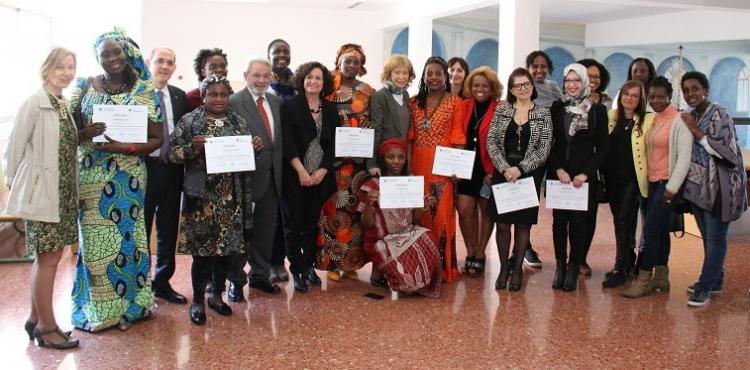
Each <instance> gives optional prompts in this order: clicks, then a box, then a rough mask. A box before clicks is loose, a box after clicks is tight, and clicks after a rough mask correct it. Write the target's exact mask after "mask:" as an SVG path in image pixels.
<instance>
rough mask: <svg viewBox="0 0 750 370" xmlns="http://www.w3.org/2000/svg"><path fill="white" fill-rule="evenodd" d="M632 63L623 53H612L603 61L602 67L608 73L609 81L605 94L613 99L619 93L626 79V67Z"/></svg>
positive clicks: (631, 59) (630, 58)
mask: <svg viewBox="0 0 750 370" xmlns="http://www.w3.org/2000/svg"><path fill="white" fill-rule="evenodd" d="M632 61H633V57H631V56H630V55H628V54H625V53H613V54H611V55H610V56H608V57H607V58H605V59H604V62H602V64H604V67H605V68H607V71H608V72H609V76H610V77H611V78H610V81H609V86H608V87H607V94H609V96H611V97H612V98H613V99H614V97H615V96H616V95H617V93H618V92H619V91H620V87H621V86H622V84H624V83H625V79H626V78H628V66H629V65H630V62H632Z"/></svg>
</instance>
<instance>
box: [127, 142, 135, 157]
mask: <svg viewBox="0 0 750 370" xmlns="http://www.w3.org/2000/svg"><path fill="white" fill-rule="evenodd" d="M128 154H131V155H132V154H135V144H130V145H129V146H128Z"/></svg>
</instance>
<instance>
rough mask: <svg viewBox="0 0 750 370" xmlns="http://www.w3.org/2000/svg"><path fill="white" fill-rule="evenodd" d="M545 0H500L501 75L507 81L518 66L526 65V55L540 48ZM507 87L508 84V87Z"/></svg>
mask: <svg viewBox="0 0 750 370" xmlns="http://www.w3.org/2000/svg"><path fill="white" fill-rule="evenodd" d="M540 2H541V0H498V3H499V5H500V17H499V18H500V22H499V29H498V35H497V40H498V53H497V62H498V66H497V67H498V68H497V72H498V77H499V78H500V81H501V82H502V83H503V85H505V83H506V82H507V81H508V76H509V75H510V73H511V72H513V70H514V69H516V68H518V67H525V66H526V63H525V62H526V56H527V55H528V54H529V53H530V52H532V51H534V50H538V49H539V17H540V14H539V12H540V5H539V4H540ZM505 89H506V91H507V89H508V87H507V86H506V87H505Z"/></svg>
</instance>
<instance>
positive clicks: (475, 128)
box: [456, 100, 528, 197]
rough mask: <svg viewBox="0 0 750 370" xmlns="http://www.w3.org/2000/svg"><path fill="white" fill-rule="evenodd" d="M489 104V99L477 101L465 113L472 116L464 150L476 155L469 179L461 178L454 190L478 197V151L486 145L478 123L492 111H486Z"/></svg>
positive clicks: (481, 169) (481, 172)
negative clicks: (481, 137) (471, 109)
mask: <svg viewBox="0 0 750 370" xmlns="http://www.w3.org/2000/svg"><path fill="white" fill-rule="evenodd" d="M489 106H490V100H487V101H485V102H483V103H479V102H477V103H476V105H475V106H474V111H473V112H468V113H467V114H471V115H472V116H471V118H469V125H468V127H466V150H471V151H474V152H475V153H476V156H474V169H473V170H472V171H471V179H470V180H463V179H462V180H460V181H459V182H458V187H457V189H456V190H457V191H458V193H459V194H463V195H468V196H472V197H478V196H479V190H481V189H482V184H483V182H484V167H482V156H481V155H480V154H479V153H481V150H482V147H483V146H485V145H487V143H481V142H480V141H481V140H479V125H481V124H482V120H484V116H485V114H493V113H494V112H487V108H489ZM527 142H528V140H527Z"/></svg>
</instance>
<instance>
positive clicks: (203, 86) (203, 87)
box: [198, 74, 234, 98]
mask: <svg viewBox="0 0 750 370" xmlns="http://www.w3.org/2000/svg"><path fill="white" fill-rule="evenodd" d="M216 84H222V85H224V86H226V87H227V89H229V94H234V91H232V85H231V84H230V83H229V80H227V78H226V77H225V76H222V75H220V74H210V75H208V76H206V77H205V78H204V79H203V81H201V83H200V85H199V86H198V90H199V91H200V93H201V98H205V97H206V91H208V88H209V87H210V86H211V85H216Z"/></svg>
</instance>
